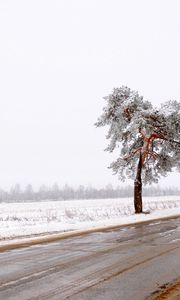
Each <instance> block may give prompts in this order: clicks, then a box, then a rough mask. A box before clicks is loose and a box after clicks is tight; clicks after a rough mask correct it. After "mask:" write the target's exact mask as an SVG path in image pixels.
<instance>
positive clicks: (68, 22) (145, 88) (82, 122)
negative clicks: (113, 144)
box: [0, 0, 180, 188]
mask: <svg viewBox="0 0 180 300" xmlns="http://www.w3.org/2000/svg"><path fill="white" fill-rule="evenodd" d="M179 12H180V1H179V0H149V1H148V0H146V1H144V0H57V1H55V0H31V1H25V0H16V1H14V0H0V43H1V44H0V104H1V105H0V187H2V188H8V187H10V186H11V185H14V184H15V183H20V184H22V185H26V184H27V183H31V184H33V185H34V186H38V185H40V184H42V183H45V184H48V185H51V184H53V183H54V182H57V183H58V184H59V185H60V186H61V185H64V184H65V183H69V184H70V185H73V186H76V185H79V184H85V185H88V184H92V185H94V186H96V187H99V186H104V185H106V184H108V183H112V184H113V185H117V184H119V183H120V182H119V181H118V178H117V176H114V175H112V172H111V170H109V169H107V166H108V165H109V164H110V162H111V161H112V160H113V157H112V156H111V155H110V154H109V153H106V152H104V151H103V149H104V148H105V147H106V145H107V141H106V139H105V132H106V130H104V129H96V128H95V127H94V125H93V124H94V123H95V122H96V120H97V117H98V116H99V115H100V114H101V112H102V107H103V106H104V100H103V97H104V96H106V95H107V94H109V93H110V92H111V91H112V89H113V88H114V87H120V86H121V85H127V86H129V87H130V88H132V89H135V90H138V91H139V92H140V94H141V95H143V96H144V97H145V98H146V99H148V100H150V101H151V102H152V103H153V104H156V105H158V104H159V103H161V102H163V101H166V100H170V99H177V100H179V99H180V84H179V78H180V34H179V31H180V17H179ZM179 178H180V176H179V174H177V173H176V174H175V173H174V174H172V175H171V176H169V177H168V178H166V179H165V180H162V181H160V183H161V184H166V186H167V185H170V186H172V185H176V186H178V181H179Z"/></svg>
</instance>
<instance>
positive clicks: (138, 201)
mask: <svg viewBox="0 0 180 300" xmlns="http://www.w3.org/2000/svg"><path fill="white" fill-rule="evenodd" d="M141 171H142V154H141V152H140V156H139V162H138V166H137V174H136V179H135V181H134V208H135V213H136V214H139V213H142V181H141Z"/></svg>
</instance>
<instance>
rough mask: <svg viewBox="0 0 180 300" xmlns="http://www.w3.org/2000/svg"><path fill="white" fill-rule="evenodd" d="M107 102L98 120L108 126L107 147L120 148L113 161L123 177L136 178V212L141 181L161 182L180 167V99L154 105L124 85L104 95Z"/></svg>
mask: <svg viewBox="0 0 180 300" xmlns="http://www.w3.org/2000/svg"><path fill="white" fill-rule="evenodd" d="M104 99H105V101H106V106H105V107H104V109H103V114H102V115H101V116H100V118H99V119H98V122H97V123H96V124H95V125H96V126H97V127H100V126H105V125H108V126H109V130H108V134H107V136H106V138H107V139H109V145H108V147H107V148H106V150H107V151H109V152H113V151H114V150H115V149H116V148H119V149H120V154H119V157H118V158H117V160H116V161H114V162H112V163H111V165H110V168H112V170H113V173H114V174H118V175H119V178H120V179H121V180H123V181H124V180H125V178H126V177H127V178H131V179H133V180H134V205H135V212H136V213H140V212H142V183H144V184H146V183H153V182H158V179H159V178H160V176H166V175H167V173H168V172H171V171H172V170H173V169H176V170H178V171H179V170H180V138H179V133H180V103H179V102H177V101H168V102H166V103H164V104H162V105H161V106H160V107H159V108H154V107H153V106H152V104H151V103H150V102H149V101H146V100H144V99H143V97H142V96H139V94H138V92H135V91H132V90H131V89H130V88H128V87H125V86H122V87H121V88H115V89H114V90H113V92H112V94H110V95H109V96H107V97H105V98H104Z"/></svg>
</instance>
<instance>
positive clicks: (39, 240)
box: [0, 214, 180, 252]
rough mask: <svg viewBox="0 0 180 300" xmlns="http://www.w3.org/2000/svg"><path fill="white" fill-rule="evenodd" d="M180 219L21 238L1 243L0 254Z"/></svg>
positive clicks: (159, 219)
mask: <svg viewBox="0 0 180 300" xmlns="http://www.w3.org/2000/svg"><path fill="white" fill-rule="evenodd" d="M177 218H180V214H178V215H174V216H173V215H172V216H168V217H161V218H159V217H157V218H153V219H149V220H148V219H147V220H140V221H136V222H131V223H127V224H119V225H118V224H116V225H109V226H102V227H93V228H89V229H84V230H73V231H67V232H63V233H55V234H47V235H43V236H42V235H41V236H33V237H28V238H21V239H14V240H8V241H7V240H4V241H2V242H1V243H0V252H4V251H9V250H13V249H19V248H24V247H30V246H33V245H39V244H44V243H52V242H56V241H58V240H62V239H67V238H72V237H78V236H81V235H86V234H90V233H95V232H105V231H109V230H116V229H118V228H123V227H129V226H133V225H136V224H148V223H152V222H154V221H163V220H164V221H165V220H169V219H177Z"/></svg>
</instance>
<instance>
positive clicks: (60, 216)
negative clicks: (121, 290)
mask: <svg viewBox="0 0 180 300" xmlns="http://www.w3.org/2000/svg"><path fill="white" fill-rule="evenodd" d="M143 203H144V210H145V211H150V214H141V215H135V214H134V208H133V199H132V198H119V199H98V200H97V199H92V200H71V201H44V202H28V203H0V240H4V239H11V238H17V237H24V236H29V235H36V234H45V233H52V232H53V233H55V232H64V231H69V230H76V229H86V228H91V227H96V226H106V225H116V224H129V223H133V222H139V221H143V220H150V219H154V218H159V217H165V216H173V215H178V214H180V196H161V197H144V198H143Z"/></svg>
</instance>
